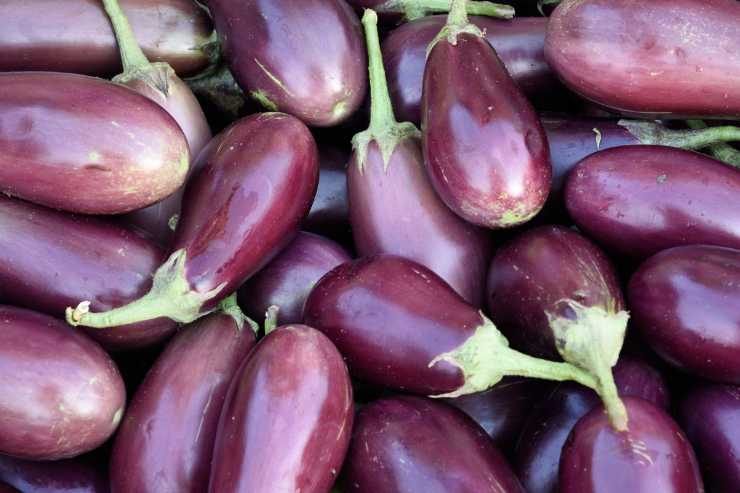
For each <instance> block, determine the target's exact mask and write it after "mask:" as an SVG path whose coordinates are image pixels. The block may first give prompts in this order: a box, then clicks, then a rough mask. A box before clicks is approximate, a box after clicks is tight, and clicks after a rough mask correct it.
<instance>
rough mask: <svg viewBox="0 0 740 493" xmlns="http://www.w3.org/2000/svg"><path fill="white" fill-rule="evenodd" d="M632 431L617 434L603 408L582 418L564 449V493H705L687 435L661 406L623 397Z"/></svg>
mask: <svg viewBox="0 0 740 493" xmlns="http://www.w3.org/2000/svg"><path fill="white" fill-rule="evenodd" d="M623 401H624V404H625V406H626V407H627V412H628V414H629V429H628V430H627V431H626V432H616V431H614V429H613V428H612V427H611V425H610V424H609V420H608V418H607V416H606V413H605V412H604V410H603V408H602V407H601V406H599V407H597V408H596V409H593V410H592V411H591V412H589V413H588V414H587V415H586V416H584V417H583V418H581V419H580V420H579V421H578V423H576V426H575V427H574V428H573V431H572V432H571V434H570V436H569V437H568V441H567V442H566V444H565V446H564V447H563V453H562V456H561V459H560V477H559V483H560V485H559V487H560V491H561V492H562V493H576V492H577V493H611V492H614V493H617V492H619V493H622V492H625V491H629V492H634V493H653V492H656V491H660V492H664V493H703V492H704V486H703V483H702V478H701V475H700V473H699V467H698V465H697V462H696V456H695V455H694V451H693V449H692V448H691V445H690V444H689V442H688V440H687V439H686V436H685V435H684V433H683V432H682V431H681V429H680V428H679V427H678V425H677V424H676V423H675V422H674V421H673V419H671V417H670V416H669V415H668V414H667V413H666V412H665V411H663V410H662V409H660V408H659V407H656V406H655V405H653V404H652V403H650V402H649V401H646V400H644V399H640V398H636V397H626V398H624V399H623Z"/></svg>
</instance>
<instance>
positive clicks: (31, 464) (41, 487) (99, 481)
mask: <svg viewBox="0 0 740 493" xmlns="http://www.w3.org/2000/svg"><path fill="white" fill-rule="evenodd" d="M0 481H5V482H6V483H8V484H9V485H11V486H14V487H16V488H18V490H19V491H20V492H21V493H110V486H109V485H108V478H107V477H106V475H105V474H104V473H103V472H101V471H100V470H99V469H97V468H95V467H94V466H93V465H92V464H89V463H88V462H87V461H84V460H81V459H79V458H76V459H67V460H58V461H42V462H39V461H28V460H22V459H16V458H14V457H10V456H7V455H2V456H0ZM0 491H2V489H0Z"/></svg>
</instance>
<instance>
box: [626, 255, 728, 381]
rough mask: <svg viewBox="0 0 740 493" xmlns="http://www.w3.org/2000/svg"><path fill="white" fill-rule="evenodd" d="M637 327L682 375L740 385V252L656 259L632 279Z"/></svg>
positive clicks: (660, 256)
mask: <svg viewBox="0 0 740 493" xmlns="http://www.w3.org/2000/svg"><path fill="white" fill-rule="evenodd" d="M628 294H629V306H630V310H631V312H632V316H633V317H634V321H635V326H636V327H637V328H638V329H639V330H640V332H641V334H642V336H643V338H644V339H645V340H646V341H647V342H648V344H650V346H651V347H652V348H653V350H654V351H655V352H656V353H658V355H660V356H661V357H662V358H663V359H665V360H666V361H668V362H669V363H671V364H672V365H674V366H676V367H677V368H680V369H682V370H684V371H687V372H689V373H692V374H695V375H701V376H703V377H706V378H710V379H712V380H718V381H721V382H728V383H734V384H740V361H739V360H738V357H737V355H738V354H740V305H738V303H736V300H738V299H739V298H740V250H733V249H731V248H722V247H714V246H707V245H690V246H685V247H676V248H671V249H669V250H665V251H663V252H660V253H658V254H657V255H654V256H653V257H651V258H649V259H648V260H647V261H646V262H645V263H643V264H642V265H641V266H640V268H639V269H638V270H637V272H635V273H634V274H633V276H632V279H630V283H629V291H628Z"/></svg>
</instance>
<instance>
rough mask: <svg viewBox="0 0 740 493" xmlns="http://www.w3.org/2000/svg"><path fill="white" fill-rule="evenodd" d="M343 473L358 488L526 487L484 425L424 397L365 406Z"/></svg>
mask: <svg viewBox="0 0 740 493" xmlns="http://www.w3.org/2000/svg"><path fill="white" fill-rule="evenodd" d="M344 475H345V476H346V477H345V484H346V488H345V490H344V491H348V492H357V493H378V492H383V493H418V492H422V491H426V492H445V493H467V492H476V493H484V492H490V493H494V492H495V493H524V488H522V485H521V484H520V483H519V480H518V479H517V478H516V475H515V474H514V471H512V470H511V466H509V464H507V462H506V460H505V459H504V457H503V455H501V453H500V452H499V451H498V450H496V447H495V446H494V445H493V443H492V442H491V441H490V440H489V438H488V436H486V434H485V432H484V431H483V429H482V428H481V427H480V426H478V425H476V424H475V422H473V421H472V420H471V419H470V418H469V417H467V416H466V415H465V414H463V413H462V412H460V411H459V410H457V409H455V408H453V407H451V406H448V405H446V404H442V403H440V402H435V401H432V400H430V399H425V398H423V397H411V396H399V397H390V398H385V399H381V400H379V401H376V402H373V403H371V404H368V405H367V406H365V407H363V408H362V409H361V410H360V412H359V413H358V415H357V420H356V422H355V429H354V431H353V433H352V442H351V445H350V449H349V452H348V453H347V460H346V464H345V469H344Z"/></svg>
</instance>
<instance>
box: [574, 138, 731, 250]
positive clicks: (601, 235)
mask: <svg viewBox="0 0 740 493" xmlns="http://www.w3.org/2000/svg"><path fill="white" fill-rule="evenodd" d="M565 205H566V207H567V208H568V212H569V213H570V216H571V218H572V219H573V221H574V222H575V223H576V224H577V225H578V227H579V229H581V230H582V231H583V232H584V233H586V234H587V235H588V236H590V237H591V238H593V239H595V240H596V241H597V242H599V243H601V244H602V245H603V246H604V247H605V248H607V249H608V250H611V251H614V252H617V253H619V254H621V255H623V256H627V257H632V258H638V259H639V258H645V257H649V256H650V255H653V254H655V253H657V252H659V251H661V250H665V249H666V248H670V247H674V246H680V245H689V244H697V243H703V244H711V245H719V246H726V247H731V248H740V172H739V171H738V170H736V169H732V168H730V167H728V166H726V165H724V164H722V163H721V162H719V161H716V160H714V159H712V158H710V157H707V156H704V155H702V154H698V153H695V152H691V151H684V150H681V149H674V148H671V147H664V146H643V145H640V146H625V147H617V148H614V149H607V150H604V151H599V152H597V153H595V154H592V155H590V156H589V157H587V158H586V159H584V160H583V161H581V162H580V163H579V164H578V165H577V166H576V167H575V168H574V169H573V171H572V172H571V174H570V175H569V177H568V181H567V183H566V187H565Z"/></svg>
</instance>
